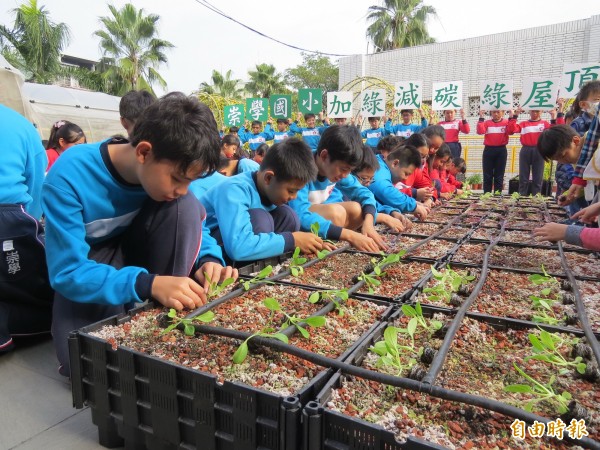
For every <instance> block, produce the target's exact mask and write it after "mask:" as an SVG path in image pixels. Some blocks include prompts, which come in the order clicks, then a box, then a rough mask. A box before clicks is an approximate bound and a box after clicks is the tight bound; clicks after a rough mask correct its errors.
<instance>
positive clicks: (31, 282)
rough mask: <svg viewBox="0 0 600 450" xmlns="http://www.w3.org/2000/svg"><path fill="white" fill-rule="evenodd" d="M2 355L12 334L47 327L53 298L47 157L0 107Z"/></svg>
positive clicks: (32, 133) (32, 134)
mask: <svg viewBox="0 0 600 450" xmlns="http://www.w3.org/2000/svg"><path fill="white" fill-rule="evenodd" d="M0 136H2V145H1V146H2V150H1V151H0V237H1V238H2V239H0V241H1V242H2V259H0V354H1V353H4V352H7V351H9V350H12V349H13V348H14V343H13V340H12V337H11V335H14V334H27V333H39V332H48V331H50V318H51V315H52V314H51V313H52V297H53V295H54V293H53V292H52V289H51V288H50V283H49V281H48V269H47V268H46V257H45V249H44V228H43V227H42V224H41V223H40V219H41V217H42V205H41V196H42V183H43V182H44V173H45V172H46V166H47V165H48V158H47V157H46V152H45V150H44V147H43V145H42V141H41V139H40V135H39V134H38V132H37V131H36V130H35V128H34V127H33V125H31V123H29V122H28V121H27V119H25V117H23V116H22V115H20V114H19V113H17V112H16V111H13V110H12V109H10V108H7V107H6V106H4V105H0Z"/></svg>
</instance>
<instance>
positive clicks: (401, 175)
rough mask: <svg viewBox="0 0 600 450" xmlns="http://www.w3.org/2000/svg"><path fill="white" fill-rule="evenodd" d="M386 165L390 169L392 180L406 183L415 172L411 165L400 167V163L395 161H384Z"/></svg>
mask: <svg viewBox="0 0 600 450" xmlns="http://www.w3.org/2000/svg"><path fill="white" fill-rule="evenodd" d="M386 164H387V165H388V167H389V168H390V172H391V173H392V179H393V180H398V181H406V179H407V178H408V177H409V176H411V175H412V173H413V172H414V171H415V166H413V165H412V164H411V165H410V166H408V167H406V166H400V162H399V161H398V160H397V159H395V160H394V161H392V162H389V161H386Z"/></svg>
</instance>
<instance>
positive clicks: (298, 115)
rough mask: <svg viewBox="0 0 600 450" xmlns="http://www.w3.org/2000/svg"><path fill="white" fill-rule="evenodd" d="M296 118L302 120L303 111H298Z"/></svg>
mask: <svg viewBox="0 0 600 450" xmlns="http://www.w3.org/2000/svg"><path fill="white" fill-rule="evenodd" d="M296 120H297V121H298V122H300V121H301V120H302V113H301V112H300V111H298V112H297V113H296Z"/></svg>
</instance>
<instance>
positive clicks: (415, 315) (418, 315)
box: [402, 302, 443, 337]
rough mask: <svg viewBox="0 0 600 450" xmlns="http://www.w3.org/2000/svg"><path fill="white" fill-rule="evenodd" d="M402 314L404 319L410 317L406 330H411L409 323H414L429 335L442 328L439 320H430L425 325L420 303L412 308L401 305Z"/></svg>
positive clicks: (425, 321)
mask: <svg viewBox="0 0 600 450" xmlns="http://www.w3.org/2000/svg"><path fill="white" fill-rule="evenodd" d="M402 312H403V313H404V315H405V316H406V317H410V321H409V322H408V327H407V328H411V322H414V323H416V324H417V325H420V326H421V327H422V328H423V329H424V330H425V331H427V333H428V334H429V335H432V334H433V333H435V332H436V331H437V330H439V329H440V328H442V326H443V324H442V322H440V321H439V320H430V321H429V323H427V320H425V317H423V309H422V308H421V303H419V302H417V303H416V304H415V306H414V307H412V306H410V305H402ZM411 337H412V336H411Z"/></svg>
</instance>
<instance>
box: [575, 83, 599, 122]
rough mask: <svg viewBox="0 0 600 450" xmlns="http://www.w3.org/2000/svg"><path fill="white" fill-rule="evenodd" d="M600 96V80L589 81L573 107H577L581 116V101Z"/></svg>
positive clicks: (580, 91) (581, 90)
mask: <svg viewBox="0 0 600 450" xmlns="http://www.w3.org/2000/svg"><path fill="white" fill-rule="evenodd" d="M597 95H600V80H593V81H588V82H587V83H585V84H584V85H583V86H581V89H580V90H579V94H577V97H576V98H575V101H574V102H573V106H575V105H577V109H578V111H579V114H581V107H580V106H579V102H580V101H586V100H587V99H588V98H590V97H593V96H597Z"/></svg>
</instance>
